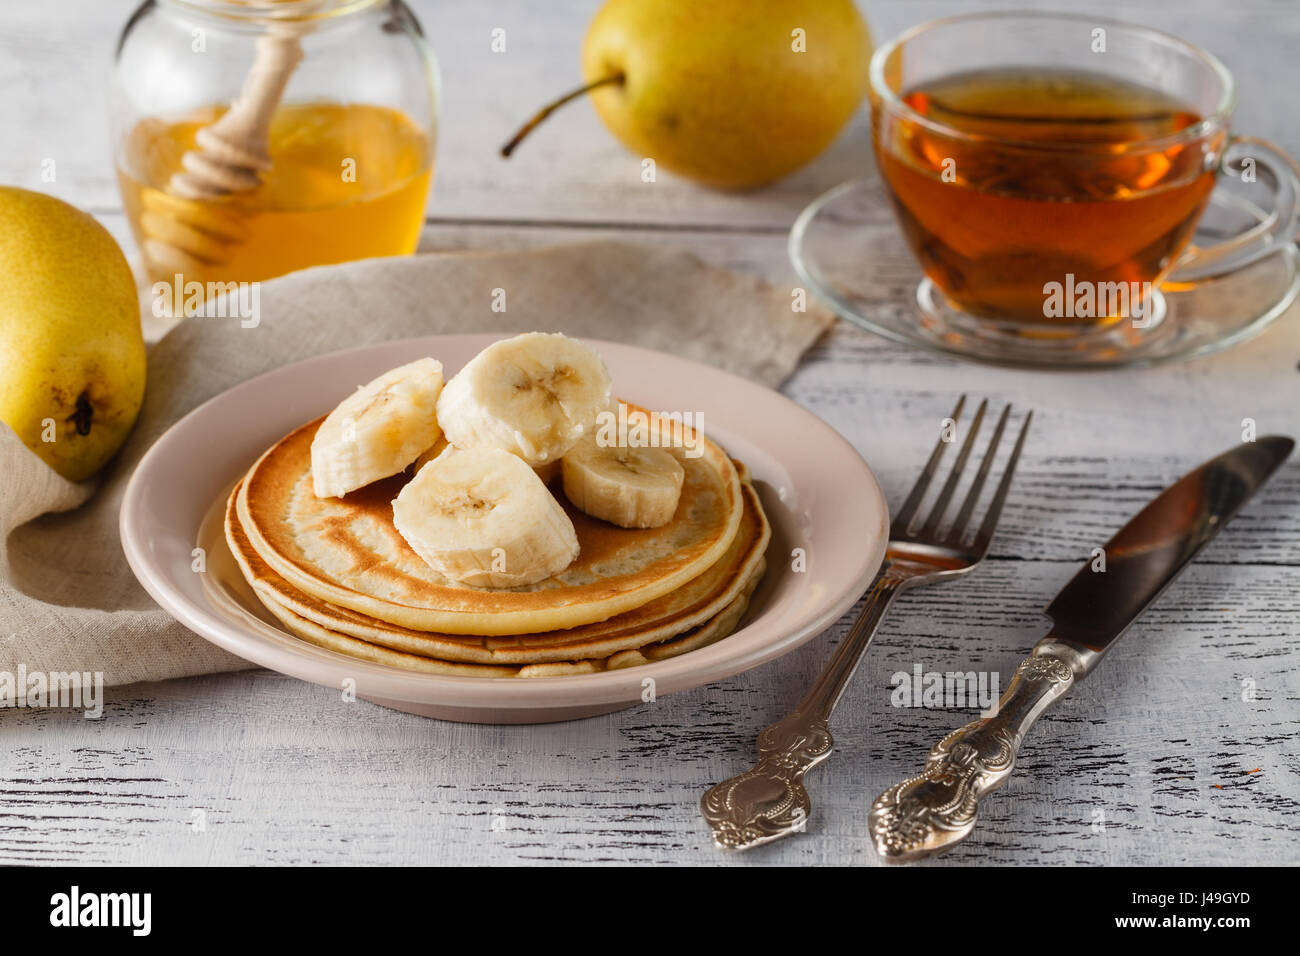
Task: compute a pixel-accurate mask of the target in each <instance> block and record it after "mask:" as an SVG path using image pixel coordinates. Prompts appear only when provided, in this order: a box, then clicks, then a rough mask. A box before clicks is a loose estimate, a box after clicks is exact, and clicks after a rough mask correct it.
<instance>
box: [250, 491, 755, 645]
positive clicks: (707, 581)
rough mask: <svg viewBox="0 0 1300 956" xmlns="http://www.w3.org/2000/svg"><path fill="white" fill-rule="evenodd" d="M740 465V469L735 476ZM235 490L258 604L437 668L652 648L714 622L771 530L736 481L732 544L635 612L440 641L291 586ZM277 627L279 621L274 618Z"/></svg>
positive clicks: (750, 576)
mask: <svg viewBox="0 0 1300 956" xmlns="http://www.w3.org/2000/svg"><path fill="white" fill-rule="evenodd" d="M743 468H744V466H743V465H742V466H741V469H742V471H743ZM237 492H238V489H236V490H235V491H234V492H232V493H231V495H230V499H229V501H228V502H227V506H226V521H225V525H226V540H227V543H228V545H229V546H230V550H231V552H232V553H233V555H234V556H235V559H236V561H237V563H238V564H239V567H240V570H241V572H242V574H243V576H244V578H245V579H246V580H247V581H248V582H249V583H250V584H251V585H252V587H253V590H254V591H255V592H256V594H257V596H258V598H259V599H260V600H261V601H262V602H263V603H264V604H266V605H267V606H268V607H269V608H270V609H271V610H272V612H273V613H276V615H277V617H279V616H280V615H279V613H278V612H279V611H280V610H284V611H287V612H289V614H291V615H293V619H294V621H295V623H298V622H299V620H302V621H308V622H311V623H314V624H316V625H318V626H319V627H321V628H323V629H324V630H326V631H329V632H332V633H334V634H338V635H346V636H350V637H353V638H357V639H359V640H362V641H365V642H367V643H368V644H372V645H380V646H384V647H388V648H390V649H392V650H396V651H400V652H403V653H407V654H417V655H422V656H425V657H430V658H434V659H438V660H443V661H459V662H463V663H474V664H480V665H487V664H512V665H528V664H535V663H542V662H551V661H569V660H574V659H581V658H604V657H608V656H610V655H612V654H617V653H620V652H623V651H628V650H634V649H637V648H640V647H644V646H646V645H648V644H659V643H662V642H663V641H666V640H668V639H670V638H673V637H675V636H677V635H679V634H683V633H685V632H687V631H690V630H692V629H693V628H697V627H699V626H701V625H702V624H704V623H705V622H707V621H709V620H710V619H712V618H714V617H715V616H717V615H718V614H719V613H720V612H721V611H723V610H724V609H725V608H726V607H727V606H728V605H729V604H731V603H732V602H733V601H734V600H735V598H736V597H737V596H738V595H739V594H741V593H743V592H744V591H745V590H746V589H752V587H753V586H754V584H755V583H756V581H757V579H758V578H759V577H760V576H761V574H762V568H763V555H764V552H765V551H766V549H767V544H768V541H769V540H770V537H771V530H770V528H769V526H768V523H767V519H766V517H765V515H764V514H763V509H762V507H761V505H760V504H759V501H758V496H757V494H756V493H755V491H754V489H753V487H752V485H750V484H749V482H748V481H747V480H745V481H742V496H743V505H744V507H743V510H742V514H741V521H740V526H739V528H738V529H737V534H736V537H735V538H734V539H733V541H732V543H731V546H730V547H729V548H728V549H727V551H726V553H725V554H724V555H723V556H722V558H721V559H719V560H718V561H717V562H716V563H715V564H714V565H713V566H711V567H709V568H707V569H706V570H705V571H704V573H702V574H700V575H698V576H697V577H695V578H693V579H691V580H690V581H688V582H687V583H686V584H685V585H683V586H682V587H680V588H677V589H675V590H674V591H671V592H669V593H668V594H666V595H664V596H663V597H660V598H656V599H655V600H653V601H650V602H648V603H647V604H644V605H642V606H641V607H639V608H635V609H633V610H631V611H627V612H624V613H623V614H620V615H616V616H615V617H612V618H609V619H607V620H605V621H601V622H597V623H594V624H588V625H580V626H578V627H575V628H570V629H566V630H558V631H550V632H544V633H536V634H526V635H515V636H487V637H477V636H472V635H448V634H441V633H434V632H428V631H418V630H413V629H410V628H403V627H400V626H398V625H393V624H388V623H386V622H384V621H379V620H377V619H375V618H372V617H368V616H366V615H363V614H360V613H358V612H355V611H351V610H349V609H347V608H340V607H337V606H335V605H332V604H329V603H327V602H325V601H321V600H319V599H318V598H315V597H312V596H311V595H309V594H305V593H303V592H302V591H299V590H298V589H297V588H295V587H293V585H292V584H290V583H289V582H288V581H286V580H285V579H284V577H283V576H281V575H279V574H278V573H276V571H275V570H274V569H272V568H271V567H270V566H269V565H268V564H267V563H266V562H265V561H263V560H262V558H261V557H260V556H259V555H258V554H257V552H256V551H255V550H254V549H253V548H252V546H251V544H250V542H249V540H248V537H247V535H246V534H245V532H244V530H243V528H242V526H241V525H240V522H239V516H238V512H237V509H236V507H235V502H236V498H237ZM281 619H282V620H283V618H281Z"/></svg>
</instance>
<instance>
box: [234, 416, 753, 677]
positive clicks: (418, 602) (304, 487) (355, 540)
mask: <svg viewBox="0 0 1300 956" xmlns="http://www.w3.org/2000/svg"><path fill="white" fill-rule="evenodd" d="M320 422H321V420H317V421H314V422H311V423H309V424H307V425H304V426H303V427H301V428H299V429H298V430H296V431H294V432H292V433H290V434H289V435H287V436H286V437H285V438H283V439H282V440H281V441H279V442H277V443H276V444H275V445H273V446H272V447H271V448H270V449H269V450H268V451H267V452H266V453H265V454H264V455H263V456H262V457H261V458H260V459H258V461H257V462H256V463H255V464H254V465H253V467H252V468H250V469H249V471H248V473H247V474H245V475H244V477H243V478H242V479H241V481H240V482H239V484H237V485H236V486H235V489H234V491H233V492H231V495H230V499H229V501H228V502H227V505H226V521H225V529H226V540H227V542H228V543H229V545H230V549H231V551H232V553H233V554H234V556H235V560H236V561H237V562H238V564H239V567H240V569H241V571H242V572H243V575H244V577H245V578H246V579H247V580H248V582H249V584H251V585H252V587H253V590H254V591H255V592H256V594H257V596H258V598H259V599H260V600H261V601H262V603H263V604H265V605H266V607H267V609H268V610H269V611H270V612H271V613H272V614H273V615H274V616H275V617H276V618H277V619H278V620H279V621H280V622H281V623H282V624H283V625H284V627H285V628H287V629H288V630H289V631H290V632H292V633H293V634H295V635H297V636H298V637H300V638H302V639H303V640H306V641H309V642H311V643H312V644H317V645H319V646H321V647H325V648H328V649H330V650H333V651H338V652H340V653H343V654H347V655H350V656H352V657H357V658H360V659H362V660H367V661H373V662H376V663H380V664H387V665H390V666H393V667H399V668H403V669H407V670H416V671H424V672H428V673H435V674H457V675H466V676H475V677H555V676H561V675H566V674H586V673H594V672H596V671H602V670H607V669H612V668H619V667H633V666H636V665H639V664H646V663H649V662H651V661H658V660H663V659H665V658H668V657H674V656H676V655H678V654H683V653H685V652H686V651H690V650H693V649H695V648H697V647H703V646H704V645H706V644H710V643H712V642H714V641H716V640H719V639H720V638H723V637H725V636H726V635H728V634H729V633H731V631H732V630H733V629H734V628H735V627H736V625H737V623H738V622H739V621H740V618H741V616H742V615H743V614H744V612H745V608H746V607H747V605H748V603H749V597H750V595H751V594H752V593H753V591H754V588H755V587H757V585H758V582H759V580H760V579H761V578H762V576H763V572H764V570H765V567H766V564H765V560H764V552H765V550H766V548H767V544H768V540H769V538H770V529H769V526H768V523H767V518H766V516H765V515H764V514H763V509H762V506H761V504H760V503H759V500H758V495H757V494H756V493H755V491H754V488H753V486H752V485H751V483H750V481H749V477H748V472H747V470H746V469H745V467H744V466H743V465H740V464H739V463H736V462H733V461H732V460H731V459H730V458H728V457H727V455H726V453H725V452H723V451H722V449H721V448H719V447H718V446H717V445H715V444H713V443H712V442H710V441H708V440H707V439H704V438H703V436H699V437H700V442H699V445H698V447H699V449H700V451H701V454H700V455H699V456H698V457H687V456H684V455H682V456H679V460H680V461H681V463H682V465H683V467H684V469H685V472H686V478H685V481H684V483H683V487H682V493H681V500H680V502H679V504H678V507H677V512H676V514H675V515H674V517H673V519H672V521H670V522H669V523H668V524H666V525H664V526H662V527H659V528H651V529H645V530H635V529H626V528H620V527H616V526H615V525H612V524H609V523H607V522H604V521H601V520H599V519H596V518H592V517H589V516H588V515H586V514H583V513H582V512H580V511H578V510H577V509H576V508H574V507H572V506H571V505H570V504H569V503H568V501H566V500H565V498H564V493H563V491H562V490H561V489H560V487H559V482H558V481H555V482H553V483H552V485H551V491H552V492H553V493H554V494H555V496H556V498H557V499H558V500H559V501H560V503H561V505H563V507H564V509H565V511H566V512H567V513H568V515H569V517H570V519H571V520H572V521H573V526H574V529H575V530H576V532H577V535H578V543H579V545H580V547H581V552H580V554H579V555H578V558H577V559H576V560H575V561H574V562H573V563H572V564H570V565H569V567H567V568H566V569H565V570H564V571H562V572H561V573H560V574H558V575H555V576H554V577H550V578H547V579H546V580H544V581H540V582H538V583H536V584H533V585H529V586H527V587H519V588H510V589H485V588H473V587H467V586H465V585H461V584H456V583H454V582H451V581H448V580H447V579H446V578H444V577H442V576H441V575H439V574H438V572H436V571H435V570H434V569H433V568H431V567H430V566H429V565H428V564H426V563H425V562H424V561H423V560H422V559H421V558H420V557H418V556H417V555H416V554H415V552H414V551H412V550H411V548H410V546H409V545H407V543H406V541H405V540H404V539H403V538H402V536H401V535H400V534H399V533H398V532H397V529H396V528H395V527H394V526H393V511H392V500H393V498H395V497H396V496H397V493H398V492H399V491H400V490H401V488H402V485H403V484H404V483H405V482H407V481H409V480H410V478H411V474H410V473H409V472H408V473H406V474H401V475H394V476H393V477H391V478H386V479H384V480H382V481H378V482H375V483H374V484H372V485H368V486H367V487H365V488H361V489H359V490H357V491H354V492H351V493H349V494H348V495H346V496H345V497H342V498H318V497H316V495H315V493H314V492H313V490H312V475H311V441H312V437H313V436H314V435H315V433H316V429H317V428H318V427H319V425H320Z"/></svg>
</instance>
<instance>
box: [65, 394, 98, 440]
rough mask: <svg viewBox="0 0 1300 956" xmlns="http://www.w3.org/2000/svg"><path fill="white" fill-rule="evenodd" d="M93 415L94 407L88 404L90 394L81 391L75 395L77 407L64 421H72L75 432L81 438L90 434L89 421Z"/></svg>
mask: <svg viewBox="0 0 1300 956" xmlns="http://www.w3.org/2000/svg"><path fill="white" fill-rule="evenodd" d="M94 417H95V408H94V406H93V405H91V404H90V394H89V393H88V392H85V391H83V392H82V393H81V394H80V395H78V396H77V409H76V411H74V412H73V413H72V414H71V415H69V416H68V417H67V418H66V419H64V420H65V421H69V422H72V423H73V424H74V425H75V426H76V428H77V434H78V435H81V436H82V437H83V438H84V437H85V436H86V435H89V434H90V423H91V421H92V420H93V419H94Z"/></svg>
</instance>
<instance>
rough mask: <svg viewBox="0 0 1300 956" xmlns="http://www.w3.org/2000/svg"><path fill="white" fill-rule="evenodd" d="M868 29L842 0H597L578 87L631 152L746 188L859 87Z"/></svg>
mask: <svg viewBox="0 0 1300 956" xmlns="http://www.w3.org/2000/svg"><path fill="white" fill-rule="evenodd" d="M870 59H871V36H870V34H869V33H868V31H867V26H866V24H865V23H864V22H863V20H862V17H861V15H860V14H859V13H858V10H857V8H856V7H855V6H854V4H853V2H852V0H708V2H701V3H690V2H683V0H609V2H607V3H606V4H605V5H604V6H603V7H601V9H600V10H599V11H598V12H597V14H596V17H595V19H594V20H592V22H591V26H590V27H589V28H588V31H587V38H586V41H585V42H584V43H583V48H582V72H583V76H584V77H585V79H586V81H587V85H586V86H584V87H583V88H582V89H581V90H577V91H575V92H574V93H571V94H569V95H568V96H566V97H564V98H563V99H561V100H560V101H558V102H556V103H553V104H552V105H551V106H549V107H547V108H546V109H545V110H543V111H542V113H541V114H539V115H538V116H537V117H535V118H534V120H533V121H532V122H530V123H529V124H528V125H527V126H525V127H524V129H523V130H521V131H520V134H519V135H518V136H516V137H515V139H514V140H512V141H511V142H510V143H509V144H508V145H507V146H506V148H505V149H503V151H502V152H503V153H504V154H505V155H509V154H510V152H511V151H512V150H513V149H514V147H515V146H516V145H518V141H519V140H520V139H522V137H523V136H524V135H527V133H528V132H529V131H530V130H531V129H532V128H533V127H534V126H535V125H536V124H537V123H538V122H540V121H541V120H542V119H544V118H545V117H546V116H547V115H549V114H550V113H551V112H552V111H553V110H554V109H555V107H557V106H559V105H561V104H562V103H565V102H568V101H569V100H570V99H573V98H575V97H576V96H579V95H582V94H584V93H589V94H590V96H591V101H592V104H593V105H594V106H595V108H596V111H597V113H599V114H600V117H601V119H602V120H604V122H605V125H606V126H608V127H609V129H610V130H611V131H612V132H613V133H614V135H615V136H617V137H618V138H619V139H620V140H622V141H623V143H624V145H626V146H627V147H628V148H629V149H630V150H632V152H633V153H635V154H637V155H640V156H642V157H643V158H645V159H653V160H654V161H655V164H656V166H657V167H663V168H664V169H669V170H671V171H673V172H675V173H678V174H680V175H682V176H685V177H687V178H689V179H693V180H695V181H697V182H700V183H704V184H706V185H709V186H717V187H721V188H728V189H738V188H747V187H752V186H758V185H761V184H763V183H768V182H771V181H772V180H775V179H779V178H780V177H782V176H784V175H785V174H787V173H789V172H791V171H792V170H794V169H797V168H798V167H799V166H802V165H803V164H804V163H806V162H808V161H809V160H811V159H812V158H813V157H815V156H817V155H818V154H819V153H820V152H821V151H822V150H823V149H825V148H826V147H827V146H828V145H829V144H830V142H831V141H832V140H833V139H834V138H835V137H836V135H837V134H838V133H839V131H840V130H841V129H842V128H843V126H844V124H845V123H846V122H848V120H849V118H850V117H851V116H852V115H853V113H854V112H855V111H856V110H857V107H858V104H859V103H860V102H861V100H862V97H863V94H864V93H865V92H866V89H867V66H868V63H869V62H870Z"/></svg>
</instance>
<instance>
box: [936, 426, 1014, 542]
mask: <svg viewBox="0 0 1300 956" xmlns="http://www.w3.org/2000/svg"><path fill="white" fill-rule="evenodd" d="M1010 414H1011V403H1010V402H1008V403H1007V404H1006V405H1003V406H1002V414H1001V415H999V416H998V423H997V426H996V427H995V428H994V429H993V437H992V438H990V439H989V447H988V448H986V449H985V450H984V460H983V461H982V462H980V467H979V471H977V472H975V480H974V481H972V482H971V486H970V491H968V492H967V493H966V500H965V501H963V502H962V504H961V510H960V511H958V512H957V517H956V518H954V519H953V522H952V530H951V531H950V532H948V538H949V540H951V541H952V542H954V543H956V542H959V541H961V539H962V535H964V534H965V533H966V522H968V521H970V516H971V512H973V511H974V510H975V505H977V504H978V503H979V498H980V492H982V491H983V490H984V482H985V481H986V480H988V477H989V469H990V468H991V467H992V466H993V459H994V458H995V457H996V456H997V453H998V445H999V444H1001V442H1002V432H1003V430H1004V429H1005V428H1006V427H1007V416H1008V415H1010Z"/></svg>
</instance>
